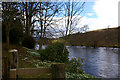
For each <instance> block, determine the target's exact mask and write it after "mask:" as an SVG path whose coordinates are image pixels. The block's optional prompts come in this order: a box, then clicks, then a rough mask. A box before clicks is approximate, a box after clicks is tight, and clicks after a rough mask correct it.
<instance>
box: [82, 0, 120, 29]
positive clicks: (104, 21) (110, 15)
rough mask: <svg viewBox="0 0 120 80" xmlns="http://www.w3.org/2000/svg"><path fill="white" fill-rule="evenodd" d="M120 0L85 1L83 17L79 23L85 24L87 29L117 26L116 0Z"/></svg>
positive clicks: (117, 0)
mask: <svg viewBox="0 0 120 80" xmlns="http://www.w3.org/2000/svg"><path fill="white" fill-rule="evenodd" d="M119 1H120V0H94V1H91V2H86V4H85V7H84V17H83V18H82V20H81V22H80V24H81V25H84V24H87V25H88V26H89V30H97V29H103V28H108V26H109V27H110V28H112V27H117V26H118V2H119Z"/></svg>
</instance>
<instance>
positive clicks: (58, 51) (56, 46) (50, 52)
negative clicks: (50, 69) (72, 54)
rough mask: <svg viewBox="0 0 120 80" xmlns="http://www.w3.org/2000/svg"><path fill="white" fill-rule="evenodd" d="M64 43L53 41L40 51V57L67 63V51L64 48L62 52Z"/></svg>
mask: <svg viewBox="0 0 120 80" xmlns="http://www.w3.org/2000/svg"><path fill="white" fill-rule="evenodd" d="M63 48H64V44H63V43H58V42H57V43H53V44H51V45H49V46H48V47H46V49H45V50H44V51H41V52H40V54H41V59H42V60H49V61H54V62H60V63H63V62H65V63H67V62H68V61H69V58H68V56H69V52H68V50H67V49H66V48H65V51H64V53H63Z"/></svg>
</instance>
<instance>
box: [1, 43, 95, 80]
mask: <svg viewBox="0 0 120 80" xmlns="http://www.w3.org/2000/svg"><path fill="white" fill-rule="evenodd" d="M10 49H17V50H18V58H19V64H18V67H19V68H39V67H51V64H52V63H55V62H51V61H46V60H44V61H42V60H41V59H40V56H41V55H40V54H39V52H37V51H35V50H33V49H28V48H26V47H23V46H19V45H10ZM8 54H9V53H8V51H7V49H6V43H3V44H2V56H8ZM65 76H66V78H79V79H85V78H94V77H93V76H91V75H89V74H86V73H83V74H78V73H70V72H66V73H65ZM25 77H26V76H21V78H25ZM29 77H30V78H34V77H35V78H36V77H37V78H49V77H51V74H42V75H33V76H29Z"/></svg>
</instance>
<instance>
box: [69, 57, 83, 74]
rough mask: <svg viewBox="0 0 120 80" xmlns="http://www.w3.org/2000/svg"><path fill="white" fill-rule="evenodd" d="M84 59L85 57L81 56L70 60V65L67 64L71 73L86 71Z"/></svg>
mask: <svg viewBox="0 0 120 80" xmlns="http://www.w3.org/2000/svg"><path fill="white" fill-rule="evenodd" d="M83 60H84V58H80V57H78V59H76V58H72V59H71V60H70V61H69V65H68V66H67V71H68V72H70V73H84V71H83V63H84V62H83Z"/></svg>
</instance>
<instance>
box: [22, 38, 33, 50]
mask: <svg viewBox="0 0 120 80" xmlns="http://www.w3.org/2000/svg"><path fill="white" fill-rule="evenodd" d="M22 45H23V46H24V47H27V48H30V49H33V48H34V47H35V40H34V38H33V37H32V36H25V37H24V39H23V42H22Z"/></svg>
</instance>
